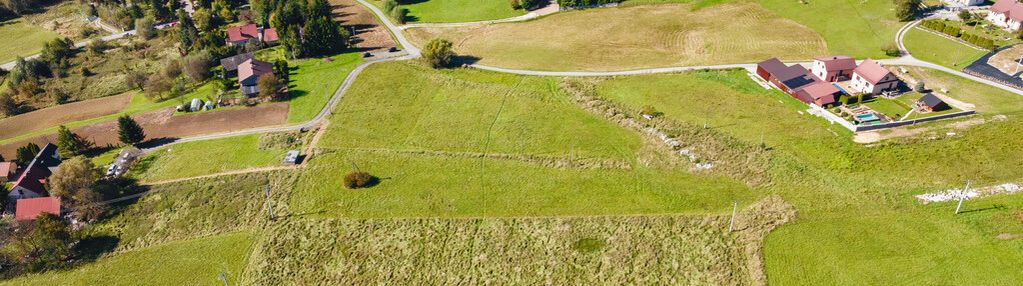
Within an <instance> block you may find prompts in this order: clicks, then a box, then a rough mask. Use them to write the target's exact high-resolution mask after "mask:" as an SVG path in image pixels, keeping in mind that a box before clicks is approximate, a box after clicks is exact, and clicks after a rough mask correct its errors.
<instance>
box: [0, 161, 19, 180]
mask: <svg viewBox="0 0 1023 286" xmlns="http://www.w3.org/2000/svg"><path fill="white" fill-rule="evenodd" d="M17 171H18V164H16V163H14V162H0V183H6V182H7V181H10V180H14V179H15V178H14V174H15V172H17Z"/></svg>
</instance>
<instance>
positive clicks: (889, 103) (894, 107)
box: [863, 97, 912, 121]
mask: <svg viewBox="0 0 1023 286" xmlns="http://www.w3.org/2000/svg"><path fill="white" fill-rule="evenodd" d="M863 105H866V106H867V107H870V109H873V110H874V111H877V112H880V113H881V114H884V115H885V116H888V118H891V119H892V120H894V121H898V120H899V119H900V118H902V116H905V115H906V113H909V111H910V110H912V109H911V108H910V107H909V106H903V105H902V104H900V103H899V102H896V101H895V100H891V99H886V98H880V97H876V98H873V99H870V100H864V101H863Z"/></svg>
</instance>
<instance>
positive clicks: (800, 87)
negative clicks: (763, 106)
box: [756, 56, 901, 107]
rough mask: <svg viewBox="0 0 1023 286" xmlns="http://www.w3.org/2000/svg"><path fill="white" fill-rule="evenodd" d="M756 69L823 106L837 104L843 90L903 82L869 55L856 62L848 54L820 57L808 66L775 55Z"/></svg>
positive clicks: (883, 88)
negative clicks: (784, 60) (790, 62)
mask: <svg viewBox="0 0 1023 286" xmlns="http://www.w3.org/2000/svg"><path fill="white" fill-rule="evenodd" d="M756 73H757V75H758V76H760V77H761V78H763V79H764V80H766V81H768V82H770V83H771V84H773V85H774V86H775V87H777V88H779V89H781V90H782V91H784V92H785V93H788V94H789V95H791V96H792V97H795V98H796V99H799V100H800V101H803V102H805V103H807V104H814V105H817V106H820V107H828V106H833V105H835V104H836V103H838V98H839V96H841V95H842V94H843V93H845V94H850V95H852V94H860V93H864V94H871V95H878V94H882V93H885V92H896V91H898V90H899V84H900V83H901V81H900V80H899V78H898V77H896V76H895V74H894V73H892V72H891V71H889V70H888V69H887V68H885V67H884V66H882V65H881V64H880V63H878V62H876V61H874V60H870V59H867V60H864V61H863V62H861V63H859V64H857V63H856V59H853V58H851V57H847V56H828V57H819V58H817V59H816V60H814V61H813V64H812V65H811V66H810V69H809V70H807V69H806V68H805V67H803V66H802V65H799V64H795V65H791V66H790V65H786V64H785V63H782V62H781V60H778V59H777V58H772V59H769V60H766V61H763V62H760V63H759V64H757V70H756ZM843 86H844V88H843ZM846 88H848V89H850V90H846Z"/></svg>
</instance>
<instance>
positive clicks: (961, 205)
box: [956, 181, 971, 214]
mask: <svg viewBox="0 0 1023 286" xmlns="http://www.w3.org/2000/svg"><path fill="white" fill-rule="evenodd" d="M970 183H971V182H970V181H966V189H963V192H962V193H960V194H959V204H958V205H956V214H959V209H961V208H962V207H963V201H965V200H966V192H969V191H970Z"/></svg>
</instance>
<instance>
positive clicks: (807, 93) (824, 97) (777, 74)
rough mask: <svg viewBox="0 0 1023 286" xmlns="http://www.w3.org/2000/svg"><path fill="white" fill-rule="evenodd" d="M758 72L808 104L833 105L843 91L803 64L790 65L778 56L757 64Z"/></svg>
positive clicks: (765, 78)
mask: <svg viewBox="0 0 1023 286" xmlns="http://www.w3.org/2000/svg"><path fill="white" fill-rule="evenodd" d="M756 73H757V75H758V76H760V77H761V78H763V79H764V80H766V81H768V82H770V83H771V84H773V85H774V86H776V87H778V88H779V89H781V91H783V92H785V93H788V94H789V95H791V96H792V97H795V98H796V99H799V100H800V101H802V102H805V103H807V104H815V105H818V106H822V107H823V106H828V105H832V104H835V102H836V101H837V97H838V95H839V94H840V93H841V91H839V90H838V88H836V87H835V86H834V85H832V84H831V83H828V82H825V81H822V80H821V79H820V78H818V77H817V76H815V75H813V74H812V73H810V72H809V71H807V70H806V68H804V67H803V66H801V65H792V66H788V65H786V64H785V63H782V62H781V61H780V60H778V59H776V58H775V59H769V60H766V61H763V62H761V63H759V64H757V70H756Z"/></svg>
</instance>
